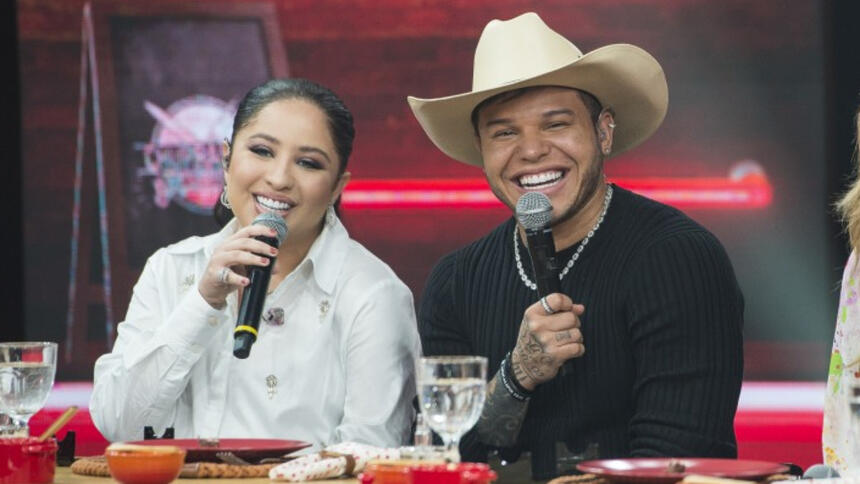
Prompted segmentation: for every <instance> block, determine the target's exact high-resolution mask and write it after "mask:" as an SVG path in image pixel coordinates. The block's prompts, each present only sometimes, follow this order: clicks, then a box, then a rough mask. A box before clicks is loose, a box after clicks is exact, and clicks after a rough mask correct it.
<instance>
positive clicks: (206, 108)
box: [138, 95, 236, 215]
mask: <svg viewBox="0 0 860 484" xmlns="http://www.w3.org/2000/svg"><path fill="white" fill-rule="evenodd" d="M144 108H145V109H146V111H147V112H148V113H149V114H150V116H152V117H153V119H155V127H154V128H153V130H152V136H151V138H150V141H149V143H146V144H144V145H143V164H144V166H143V168H142V169H140V170H139V172H138V173H139V175H140V176H142V177H152V186H153V189H154V196H153V201H154V203H155V205H156V206H158V207H160V208H167V207H168V206H169V205H170V203H171V202H175V203H177V204H178V205H179V206H180V207H182V208H184V209H186V210H188V211H190V212H192V213H195V214H200V215H207V214H211V213H212V207H213V206H214V205H215V201H216V200H217V199H218V196H219V195H220V194H221V187H222V185H223V183H224V174H223V169H222V166H221V157H222V144H223V142H224V140H225V139H228V138H229V136H230V133H231V130H232V122H233V116H234V115H235V113H236V105H235V103H234V102H225V101H222V100H220V99H217V98H214V97H211V96H204V95H195V96H190V97H186V98H183V99H180V100H178V101H176V102H174V103H173V104H171V105H170V106H168V107H167V108H166V109H162V108H161V107H159V106H157V105H156V104H154V103H152V102H150V101H144Z"/></svg>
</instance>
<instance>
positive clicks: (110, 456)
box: [105, 444, 185, 484]
mask: <svg viewBox="0 0 860 484" xmlns="http://www.w3.org/2000/svg"><path fill="white" fill-rule="evenodd" d="M105 459H107V464H108V469H110V474H111V476H113V478H114V479H116V480H117V481H119V482H121V483H122V484H167V483H168V482H171V481H173V480H174V479H176V478H177V477H178V476H179V472H180V471H181V470H182V464H184V463H185V450H184V449H180V448H179V447H176V446H173V445H146V446H144V445H130V444H111V445H110V446H108V448H107V449H106V450H105Z"/></svg>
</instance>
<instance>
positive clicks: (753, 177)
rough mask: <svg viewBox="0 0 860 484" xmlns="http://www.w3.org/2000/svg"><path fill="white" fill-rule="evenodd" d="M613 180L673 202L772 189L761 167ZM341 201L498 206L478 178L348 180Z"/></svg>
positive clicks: (750, 203)
mask: <svg viewBox="0 0 860 484" xmlns="http://www.w3.org/2000/svg"><path fill="white" fill-rule="evenodd" d="M612 181H613V182H614V183H616V184H617V185H618V186H621V187H624V188H627V189H628V190H631V191H634V192H636V193H639V194H641V195H644V196H646V197H648V198H652V199H654V200H657V201H660V202H663V203H666V204H668V205H672V206H675V207H678V208H687V209H690V208H694V209H746V210H748V209H756V208H762V207H766V206H768V205H770V203H771V201H772V199H773V190H772V188H771V185H770V183H769V182H768V180H767V177H766V176H765V175H764V173H760V172H756V171H753V172H749V173H746V174H744V175H743V176H741V177H736V176H730V177H728V178H662V177H653V178H651V177H649V178H613V179H612ZM342 203H343V205H344V207H347V208H356V209H374V208H443V207H470V208H493V207H501V206H502V204H501V202H499V201H498V199H497V198H496V196H495V195H493V192H492V191H490V189H489V187H488V186H487V181H486V180H484V179H483V178H462V179H438V178H436V179H413V178H410V179H367V180H353V181H352V182H350V183H349V185H347V187H346V190H345V191H344V193H343V198H342Z"/></svg>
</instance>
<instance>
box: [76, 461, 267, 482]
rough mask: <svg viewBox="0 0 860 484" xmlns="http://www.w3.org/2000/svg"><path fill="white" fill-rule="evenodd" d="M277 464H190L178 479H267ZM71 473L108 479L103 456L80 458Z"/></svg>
mask: <svg viewBox="0 0 860 484" xmlns="http://www.w3.org/2000/svg"><path fill="white" fill-rule="evenodd" d="M276 465H278V464H260V465H247V466H246V465H233V464H220V463H215V462H192V463H190V464H185V465H184V466H182V472H181V473H180V474H179V477H180V478H182V477H184V478H188V479H201V478H214V479H217V478H230V479H236V478H243V477H269V470H270V469H271V468H272V467H275V466H276ZM71 470H72V473H74V474H80V475H83V476H96V477H110V471H109V470H108V465H107V461H106V460H105V458H104V456H96V457H81V458H80V459H78V460H76V461H75V462H73V463H72V466H71Z"/></svg>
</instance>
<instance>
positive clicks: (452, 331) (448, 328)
mask: <svg viewBox="0 0 860 484" xmlns="http://www.w3.org/2000/svg"><path fill="white" fill-rule="evenodd" d="M455 261H456V255H455V254H450V255H447V256H445V257H444V258H442V259H441V260H440V261H439V263H438V264H436V267H434V268H433V271H432V272H431V273H430V277H429V278H428V279H427V285H426V286H425V288H424V295H423V296H422V297H421V308H420V309H419V311H418V332H419V334H420V335H421V347H422V348H423V351H424V355H426V356H433V355H471V354H473V352H472V348H471V345H470V344H469V338H468V337H467V335H466V334H464V331H465V328H464V326H463V325H462V324H460V315H459V314H457V310H456V308H455V306H456V304H455V300H454V294H455V292H454V286H455V281H454V276H455V274H454V273H455V270H454V265H455Z"/></svg>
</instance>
